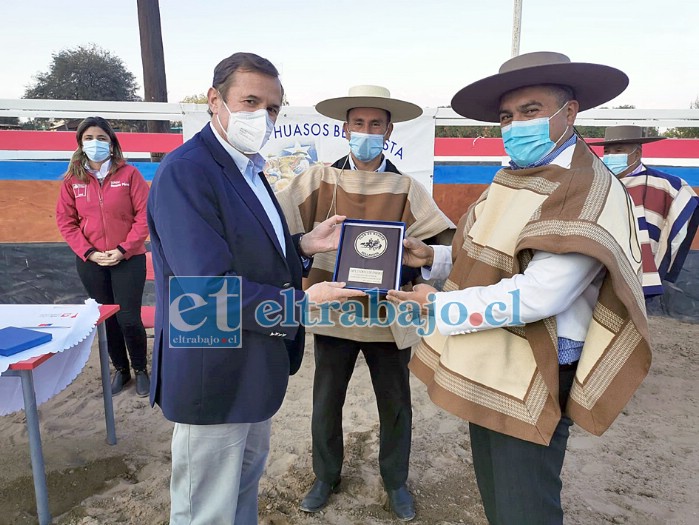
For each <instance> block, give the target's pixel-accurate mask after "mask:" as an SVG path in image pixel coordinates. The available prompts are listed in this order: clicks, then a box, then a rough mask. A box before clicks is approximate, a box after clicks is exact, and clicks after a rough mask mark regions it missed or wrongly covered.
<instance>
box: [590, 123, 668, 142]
mask: <svg viewBox="0 0 699 525" xmlns="http://www.w3.org/2000/svg"><path fill="white" fill-rule="evenodd" d="M664 138H665V137H647V136H646V134H645V130H644V129H643V128H642V127H641V126H610V127H608V128H607V129H605V130H604V140H601V141H598V142H588V144H589V145H590V146H613V145H614V144H645V143H646V142H656V141H658V140H663V139H664Z"/></svg>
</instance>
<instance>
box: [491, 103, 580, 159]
mask: <svg viewBox="0 0 699 525" xmlns="http://www.w3.org/2000/svg"><path fill="white" fill-rule="evenodd" d="M567 105H568V102H566V103H565V104H563V105H562V106H561V107H560V108H559V109H558V111H556V112H555V113H554V114H553V115H551V116H550V117H543V118H535V119H532V120H515V121H513V122H512V123H511V124H508V125H507V126H504V127H503V128H502V140H503V142H504V143H505V151H506V152H507V154H508V155H509V156H510V158H511V159H512V162H514V163H515V164H516V165H517V166H519V167H520V168H525V167H527V166H531V165H532V164H534V163H535V162H537V161H539V160H541V159H543V158H544V157H545V156H546V155H548V154H549V153H551V152H552V151H553V149H554V148H555V147H556V143H557V142H558V140H561V137H563V135H565V134H566V132H567V131H568V126H566V129H565V130H564V131H563V133H562V134H561V137H558V140H557V141H556V142H554V141H552V140H551V136H550V133H551V130H550V129H549V121H550V120H551V119H552V118H553V117H555V116H556V115H558V113H560V111H561V110H562V109H563V108H564V107H566V106H567Z"/></svg>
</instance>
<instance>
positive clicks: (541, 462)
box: [388, 52, 650, 525]
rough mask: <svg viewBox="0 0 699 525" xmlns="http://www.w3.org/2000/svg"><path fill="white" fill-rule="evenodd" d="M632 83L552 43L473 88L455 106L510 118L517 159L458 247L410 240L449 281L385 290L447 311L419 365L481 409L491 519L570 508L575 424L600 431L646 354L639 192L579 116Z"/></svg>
mask: <svg viewBox="0 0 699 525" xmlns="http://www.w3.org/2000/svg"><path fill="white" fill-rule="evenodd" d="M627 83H628V78H627V77H626V75H625V74H624V73H623V72H621V71H619V70H618V69H614V68H612V67H608V66H603V65H598V64H588V63H576V62H571V61H570V59H569V58H568V57H567V56H565V55H562V54H560V53H551V52H540V53H528V54H525V55H520V56H518V57H515V58H512V59H510V60H508V61H507V62H505V63H504V64H503V66H502V67H501V68H500V71H499V73H498V74H496V75H493V76H490V77H487V78H485V79H482V80H479V81H477V82H474V83H473V84H471V85H469V86H467V87H465V88H463V89H462V90H461V91H459V92H458V93H457V94H456V95H455V96H454V98H453V99H452V107H453V108H454V110H455V111H456V112H457V113H459V114H461V115H463V116H465V117H467V118H473V119H478V120H484V121H489V122H495V121H497V122H500V125H501V128H502V136H503V140H504V145H505V151H506V152H507V154H508V155H509V156H510V159H511V163H510V166H509V167H506V168H503V169H501V170H500V171H499V172H498V173H497V174H496V175H495V178H494V179H493V182H492V184H491V185H490V186H489V187H488V189H487V190H486V192H484V193H483V195H481V197H480V198H479V199H478V201H477V202H476V203H475V204H474V205H473V206H471V208H470V209H469V210H468V212H467V213H466V215H464V217H462V219H461V221H460V222H459V227H458V229H457V232H456V235H455V237H454V242H453V245H452V246H453V247H452V246H449V247H446V246H441V247H440V246H434V247H430V246H426V245H425V244H424V243H421V242H417V241H415V240H413V239H406V241H404V244H405V247H406V257H405V259H404V262H405V263H407V264H410V265H412V266H427V267H429V268H430V270H429V272H428V271H425V272H424V275H423V276H424V277H430V278H443V277H447V276H448V278H447V281H446V283H445V285H444V291H443V292H437V290H435V289H434V288H432V287H430V286H428V285H418V286H416V287H415V289H414V291H413V292H400V291H395V292H393V291H392V292H389V294H388V295H389V299H391V300H393V301H403V300H415V301H418V302H420V303H422V304H423V305H425V306H426V307H427V309H428V311H431V312H432V315H434V317H435V322H436V327H437V330H436V331H435V333H433V334H431V335H428V336H427V337H425V338H424V339H423V340H422V342H421V343H420V344H418V345H417V346H416V348H415V355H414V357H413V359H412V361H411V362H410V369H411V370H412V371H413V373H414V374H415V375H416V376H417V377H418V378H419V379H420V380H421V381H423V382H424V383H426V384H427V385H428V393H429V395H430V398H431V399H432V400H433V401H434V402H435V403H436V404H437V405H439V406H441V407H443V408H444V409H446V410H448V411H449V412H451V413H453V414H455V415H457V416H459V417H461V418H463V419H466V420H467V421H469V433H470V437H471V450H472V452H473V466H474V469H475V472H476V480H477V482H478V488H479V490H480V493H481V498H482V499H483V505H484V507H485V513H486V516H487V517H488V521H489V522H490V523H491V524H498V525H542V524H547V525H554V524H560V523H562V522H563V510H562V507H561V501H560V494H561V478H560V473H561V468H562V466H563V460H564V457H565V450H566V444H567V441H568V435H569V428H570V426H571V424H572V423H573V422H575V423H577V424H578V425H580V426H581V427H583V428H584V429H586V430H588V431H590V432H592V433H594V434H597V435H599V434H601V433H602V432H604V431H605V430H606V429H607V427H608V426H609V425H610V424H611V423H612V421H613V420H614V419H615V417H616V416H617V415H618V414H619V412H620V411H621V409H622V408H623V407H624V405H625V404H626V402H627V401H628V400H629V398H630V397H631V395H632V394H633V392H634V391H635V389H636V388H637V387H638V385H639V384H640V382H641V380H642V379H643V377H645V375H646V373H647V371H648V367H649V366H650V348H649V343H648V326H647V320H646V315H645V308H644V306H645V305H644V300H643V293H642V289H641V283H640V270H641V258H640V248H639V245H638V240H637V238H636V235H635V226H634V217H633V213H632V209H631V205H630V203H629V202H628V200H627V196H626V192H625V190H624V187H623V185H622V184H621V183H620V182H619V180H618V179H616V178H615V177H614V176H613V175H612V174H611V173H610V172H609V170H607V169H606V167H605V166H604V164H603V163H602V161H600V160H599V159H598V158H597V157H596V156H595V155H594V154H593V153H592V151H591V150H590V148H589V147H588V146H587V145H586V144H585V142H584V141H583V140H580V139H578V137H577V135H576V134H575V132H574V129H573V125H574V123H575V118H576V116H577V113H578V111H580V110H584V109H589V108H592V107H594V106H596V105H598V104H602V103H604V102H607V101H608V100H611V99H612V98H614V97H615V96H617V95H618V94H619V93H621V92H622V91H623V90H624V89H625V88H626V85H627ZM571 475H575V476H577V475H581V473H579V472H574V473H572V474H571Z"/></svg>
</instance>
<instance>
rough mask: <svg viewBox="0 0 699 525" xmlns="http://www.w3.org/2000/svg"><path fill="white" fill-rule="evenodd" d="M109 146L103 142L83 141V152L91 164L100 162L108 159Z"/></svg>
mask: <svg viewBox="0 0 699 525" xmlns="http://www.w3.org/2000/svg"><path fill="white" fill-rule="evenodd" d="M109 149H110V144H109V142H105V141H103V140H85V141H83V152H84V153H85V155H87V158H88V159H90V160H91V161H92V162H102V161H103V160H106V159H108V158H109V155H110V151H109Z"/></svg>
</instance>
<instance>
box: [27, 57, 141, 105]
mask: <svg viewBox="0 0 699 525" xmlns="http://www.w3.org/2000/svg"><path fill="white" fill-rule="evenodd" d="M137 90H138V84H137V83H136V77H135V76H134V75H133V73H131V72H130V71H129V70H128V69H126V66H124V62H123V61H122V60H121V59H120V58H119V57H117V56H115V55H113V54H111V53H110V52H109V51H106V50H104V49H102V48H100V47H98V46H96V45H95V44H91V45H89V46H78V47H76V48H72V49H64V50H62V51H59V52H58V53H54V54H53V55H52V61H51V65H50V66H49V70H48V71H46V72H44V73H38V74H37V75H36V76H35V77H34V83H33V84H31V85H30V86H28V87H27V89H26V91H25V93H24V98H43V99H47V98H48V99H56V100H126V101H136V100H141V97H139V96H138V95H137V94H136V91H137Z"/></svg>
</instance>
